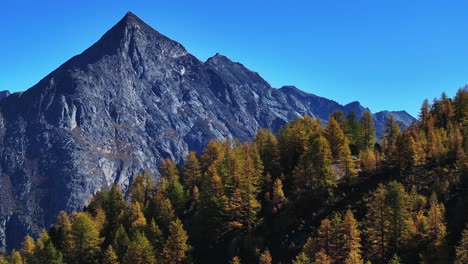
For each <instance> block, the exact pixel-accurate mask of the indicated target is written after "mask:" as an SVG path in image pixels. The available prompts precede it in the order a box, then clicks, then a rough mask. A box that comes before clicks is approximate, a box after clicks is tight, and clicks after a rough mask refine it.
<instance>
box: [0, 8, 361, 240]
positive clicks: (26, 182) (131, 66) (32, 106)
mask: <svg viewBox="0 0 468 264" xmlns="http://www.w3.org/2000/svg"><path fill="white" fill-rule="evenodd" d="M5 94H6V93H5ZM1 96H2V94H0V99H1V101H0V248H3V247H7V248H9V249H12V248H17V247H19V245H20V243H21V241H22V240H23V237H24V235H25V234H26V233H32V234H37V233H38V232H39V230H40V229H41V228H43V227H49V226H50V225H51V224H52V223H53V221H54V220H55V217H56V215H57V213H58V212H59V211H60V210H66V211H72V210H80V209H81V208H82V207H83V206H84V205H85V204H86V203H87V202H88V200H89V198H90V196H91V195H92V194H94V193H95V192H96V191H98V190H99V189H100V188H102V187H105V186H109V185H110V184H111V183H119V184H122V186H123V187H124V188H127V187H128V184H129V182H130V181H131V179H132V177H133V175H135V174H136V173H138V172H142V171H144V170H146V169H149V170H150V171H152V172H153V173H154V174H155V175H157V168H158V166H159V164H160V162H161V160H162V159H164V158H171V159H174V160H175V161H176V162H181V161H182V160H183V157H184V155H185V154H186V153H187V152H188V151H201V150H202V149H203V147H204V146H205V145H206V144H207V142H208V141H210V140H212V139H224V138H238V139H240V140H241V141H245V140H250V139H251V138H252V137H253V136H254V135H255V134H256V132H257V131H258V129H259V128H261V127H264V128H271V129H272V130H274V131H276V130H277V129H279V127H280V126H281V125H283V124H285V123H286V122H287V121H289V120H291V119H295V118H297V117H299V116H302V115H304V114H309V115H312V116H320V117H321V118H322V119H326V117H327V116H328V114H330V113H331V111H333V110H334V109H339V110H343V111H345V112H349V107H348V106H341V105H339V104H338V103H336V102H334V101H331V100H328V99H325V98H321V97H318V96H315V95H311V94H307V93H304V92H301V91H300V90H298V89H297V88H294V87H283V88H281V89H274V88H272V87H271V86H270V85H269V84H268V83H267V82H266V81H265V80H263V79H262V78H261V77H260V76H259V75H258V74H257V73H255V72H252V71H250V70H248V69H247V68H245V67H244V66H243V65H241V64H239V63H234V62H232V61H230V60H229V59H228V58H226V57H224V56H222V55H216V56H214V57H212V58H210V59H209V60H208V61H207V62H201V61H200V60H198V59H197V58H195V57H194V56H192V55H191V54H189V53H188V52H187V51H186V50H185V48H184V47H183V46H182V45H181V44H179V43H177V42H175V41H173V40H171V39H169V38H167V37H166V36H164V35H162V34H160V33H159V32H157V31H156V30H154V29H152V28H151V27H149V26H148V25H147V24H145V23H144V22H143V21H141V20H140V19H139V18H138V17H136V16H135V15H134V14H132V13H128V14H127V15H125V17H124V18H123V19H122V20H121V21H120V22H118V23H117V24H116V25H115V26H114V27H113V28H112V29H110V30H109V31H108V32H107V33H106V34H105V35H104V36H103V37H102V38H101V39H100V40H99V41H98V42H97V43H95V44H94V45H93V46H91V47H90V48H89V49H87V50H86V51H84V52H83V53H82V54H80V55H78V56H75V57H73V58H72V59H70V60H69V61H67V62H66V63H64V64H63V65H62V66H60V67H59V68H58V69H57V70H55V71H54V72H52V73H50V74H49V75H48V76H46V77H45V78H44V79H42V80H41V81H40V82H39V83H38V84H36V85H35V86H33V87H32V88H30V89H29V90H27V91H25V92H23V93H14V94H11V95H9V93H8V94H6V96H5V97H4V98H3V99H2V97H1ZM353 107H354V108H355V109H358V110H359V109H360V110H359V111H361V112H362V111H363V110H362V109H364V108H363V107H362V106H360V105H359V104H358V105H353ZM355 111H357V110H355ZM359 115H360V114H359Z"/></svg>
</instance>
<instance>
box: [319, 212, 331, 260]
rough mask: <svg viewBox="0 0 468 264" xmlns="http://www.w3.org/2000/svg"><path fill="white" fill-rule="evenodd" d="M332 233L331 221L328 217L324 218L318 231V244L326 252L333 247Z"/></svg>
mask: <svg viewBox="0 0 468 264" xmlns="http://www.w3.org/2000/svg"><path fill="white" fill-rule="evenodd" d="M332 233H333V230H332V223H331V221H330V220H329V219H328V218H326V219H324V220H322V222H321V223H320V227H319V229H318V231H317V244H318V245H319V248H321V249H322V250H324V252H325V253H328V252H330V251H331V250H332V249H333V241H332Z"/></svg>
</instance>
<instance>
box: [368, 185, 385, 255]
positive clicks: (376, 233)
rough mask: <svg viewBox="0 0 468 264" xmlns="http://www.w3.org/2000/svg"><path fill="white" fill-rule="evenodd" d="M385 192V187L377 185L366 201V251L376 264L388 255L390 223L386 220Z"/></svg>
mask: <svg viewBox="0 0 468 264" xmlns="http://www.w3.org/2000/svg"><path fill="white" fill-rule="evenodd" d="M386 196H387V190H386V188H385V186H383V185H379V187H378V188H377V191H375V192H374V193H373V194H372V196H371V197H370V200H369V201H368V211H367V214H366V225H367V229H366V230H365V233H366V237H367V241H368V243H369V246H368V251H369V254H370V255H371V256H372V259H374V260H376V261H377V262H382V261H384V260H385V258H386V256H387V254H388V246H389V245H388V244H389V232H390V221H389V220H388V214H387V204H386V203H385V198H386Z"/></svg>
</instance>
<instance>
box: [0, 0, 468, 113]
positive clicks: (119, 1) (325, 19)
mask: <svg viewBox="0 0 468 264" xmlns="http://www.w3.org/2000/svg"><path fill="white" fill-rule="evenodd" d="M0 10H1V13H2V17H3V19H2V20H3V23H2V24H3V26H2V28H1V31H0V32H1V33H0V34H1V37H0V90H6V89H9V90H11V91H23V90H26V89H28V88H29V87H31V86H33V85H34V84H36V83H37V82H38V81H39V80H40V79H41V78H42V77H44V76H45V75H47V74H48V73H49V72H51V71H52V70H54V69H55V68H57V67H58V66H60V65H61V64H62V63H64V62H65V61H66V60H68V59H69V58H71V57H72V56H74V55H76V54H79V53H81V52H82V51H83V50H85V49H86V48H87V47H89V46H90V45H92V44H93V43H94V42H96V41H97V40H98V39H99V38H100V36H102V35H103V34H104V33H105V32H106V31H107V30H108V29H110V28H111V27H112V26H113V25H114V24H115V23H117V21H118V20H120V19H121V17H123V16H124V15H125V13H126V12H127V11H132V12H133V13H135V14H136V15H137V16H139V17H140V18H142V19H143V20H144V21H146V22H147V23H148V24H149V25H151V26H152V27H154V28H155V29H157V30H158V31H159V32H161V33H163V34H165V35H167V36H168V37H170V38H172V39H174V40H176V41H178V42H180V43H182V44H183V45H184V46H185V47H186V48H187V49H188V51H189V52H191V53H192V54H194V55H195V56H197V57H198V58H199V59H200V60H203V61H205V60H206V59H207V58H208V57H210V56H213V55H214V54H215V53H217V52H219V53H221V54H223V55H226V56H228V57H229V58H231V59H232V60H234V61H239V62H241V63H243V64H244V65H246V66H247V67H248V68H250V69H251V70H254V71H257V72H259V73H260V75H261V76H263V77H264V78H265V79H266V80H267V81H269V82H270V84H271V85H272V86H273V87H281V86H283V85H295V86H297V87H299V88H300V89H302V90H304V91H307V92H310V93H314V94H317V95H319V96H324V97H327V98H330V99H333V100H335V101H338V102H339V103H342V104H346V103H349V102H351V101H356V100H357V101H360V102H361V103H362V104H363V105H364V106H367V107H369V108H370V109H371V110H372V111H373V112H377V111H380V110H407V111H408V112H409V113H410V114H413V115H417V113H418V111H419V107H420V105H421V102H422V100H423V99H424V98H429V99H432V98H434V97H439V96H440V94H441V93H442V92H444V91H445V92H446V93H447V94H448V95H449V96H453V95H454V94H455V92H456V90H457V89H458V88H459V87H461V86H463V85H464V84H468V1H466V0H463V1H455V0H454V1H447V0H440V1H434V0H425V1H419V0H411V1H408V0H401V1H400V0H362V1H361V0H342V1H338V0H321V1H318V0H317V1H314V0H304V1H295V0H282V1H276V0H265V1H263V0H250V1H244V0H236V1H223V0H213V1H208V0H190V1H189V0H186V1H177V0H171V1H158V0H150V1H138V0H127V1H123V0H94V1H90V0H80V1H63V0H60V1H59V0H56V1H52V0H41V1H32V0H31V1H23V0H1V3H0Z"/></svg>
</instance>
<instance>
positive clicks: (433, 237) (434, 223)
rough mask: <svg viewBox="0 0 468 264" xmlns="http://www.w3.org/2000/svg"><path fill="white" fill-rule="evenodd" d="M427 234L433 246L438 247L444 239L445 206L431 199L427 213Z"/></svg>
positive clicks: (445, 230)
mask: <svg viewBox="0 0 468 264" xmlns="http://www.w3.org/2000/svg"><path fill="white" fill-rule="evenodd" d="M427 220H428V234H427V235H428V236H429V239H430V241H431V242H430V243H431V245H432V246H433V247H434V248H437V247H440V246H441V245H442V244H443V243H444V240H445V236H446V234H447V227H446V223H445V207H444V205H443V204H442V203H438V202H437V201H431V204H430V208H429V211H428V213H427Z"/></svg>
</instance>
